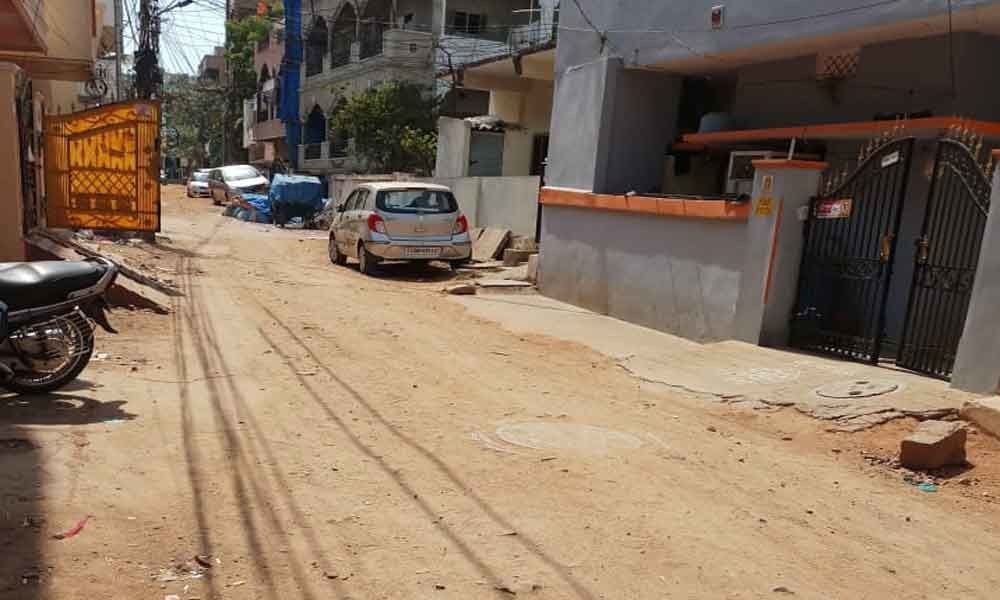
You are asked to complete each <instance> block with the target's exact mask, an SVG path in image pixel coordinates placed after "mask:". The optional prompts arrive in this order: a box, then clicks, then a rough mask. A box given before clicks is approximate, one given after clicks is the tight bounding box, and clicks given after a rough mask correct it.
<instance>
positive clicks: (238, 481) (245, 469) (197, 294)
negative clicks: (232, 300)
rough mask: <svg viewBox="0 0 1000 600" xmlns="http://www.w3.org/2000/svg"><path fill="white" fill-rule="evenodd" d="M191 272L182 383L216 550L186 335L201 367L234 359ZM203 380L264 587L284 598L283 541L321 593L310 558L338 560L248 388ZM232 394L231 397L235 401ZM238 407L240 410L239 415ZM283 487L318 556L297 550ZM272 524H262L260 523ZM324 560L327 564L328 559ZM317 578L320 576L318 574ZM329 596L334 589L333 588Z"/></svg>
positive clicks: (202, 519)
mask: <svg viewBox="0 0 1000 600" xmlns="http://www.w3.org/2000/svg"><path fill="white" fill-rule="evenodd" d="M185 272H186V273H187V274H186V276H185V284H186V285H185V287H186V289H187V292H188V294H189V298H190V301H189V302H188V303H187V305H186V307H184V310H183V316H184V322H185V324H186V333H187V335H186V336H184V335H181V332H182V331H183V330H182V329H181V322H180V320H179V319H180V317H178V322H177V323H176V325H175V326H176V327H177V333H178V342H177V353H176V359H177V360H178V365H179V373H178V375H179V376H180V380H181V381H182V383H181V384H180V385H181V421H182V430H183V436H184V449H185V455H186V458H187V465H188V477H189V479H190V482H191V486H192V489H193V492H194V504H195V518H196V521H197V526H198V529H199V536H200V543H201V547H202V552H203V553H204V554H212V553H213V552H212V545H213V543H212V540H211V535H210V531H211V529H210V528H211V525H210V524H209V522H208V516H207V512H206V498H205V492H204V490H203V489H202V486H201V484H200V480H201V477H200V470H201V469H200V465H201V464H202V462H203V460H204V459H203V457H202V456H201V452H200V450H199V449H198V446H197V443H196V442H195V441H194V440H193V435H194V432H195V430H196V428H195V426H194V422H193V415H192V409H193V407H192V398H191V393H190V389H189V388H190V384H189V383H187V380H188V377H189V366H188V362H187V358H186V356H185V353H184V351H183V347H182V344H183V339H184V338H185V337H186V338H187V339H188V340H189V341H190V342H191V344H192V346H193V347H194V350H195V358H196V360H197V365H198V367H199V369H200V371H201V372H203V373H209V372H212V370H213V369H221V370H222V372H228V369H229V364H228V363H227V362H226V361H225V358H224V357H225V354H224V353H223V352H222V351H221V349H220V348H219V347H218V345H217V342H216V340H218V335H217V333H216V331H215V328H214V324H213V323H212V321H211V319H210V318H208V317H207V316H206V315H205V314H203V312H202V310H203V308H204V306H205V304H204V302H203V300H202V298H201V290H200V288H197V287H195V286H194V285H192V282H191V280H190V273H189V272H188V270H185ZM180 308H181V307H180V306H178V310H176V311H175V314H176V315H181V314H182V311H181V310H180ZM203 382H204V383H205V385H206V386H207V388H208V401H209V403H210V407H209V409H210V410H211V414H212V416H213V418H214V419H215V421H216V426H217V429H218V430H219V431H220V432H221V433H222V435H223V439H222V442H223V446H224V448H225V452H226V456H227V457H228V459H229V464H228V467H229V469H228V470H229V471H230V473H231V477H230V484H231V487H232V494H233V496H234V498H235V500H236V505H237V508H238V511H239V520H240V529H241V530H242V531H243V532H244V533H245V539H246V543H247V546H248V548H247V549H248V553H249V555H250V561H251V563H252V564H253V566H254V572H255V573H256V574H257V575H259V577H260V580H261V583H262V584H263V587H264V590H263V591H264V593H263V595H262V596H260V597H264V598H273V599H275V600H277V599H278V598H280V597H281V593H280V592H279V590H278V584H277V582H276V581H275V579H274V575H272V573H271V571H272V569H271V565H270V564H269V556H268V553H269V552H273V551H275V550H276V549H277V548H282V549H284V550H286V551H287V554H288V558H289V560H288V564H289V566H290V568H291V571H292V577H293V579H294V580H295V587H296V588H297V590H298V596H297V597H298V598H304V599H307V600H309V599H314V598H316V596H315V594H314V593H313V592H312V587H313V586H314V582H313V581H311V580H310V578H309V575H308V574H307V573H306V571H305V569H304V568H303V567H302V565H305V564H309V563H310V562H315V563H317V564H320V566H322V567H323V568H324V571H330V572H333V571H334V570H335V569H334V566H333V565H330V564H327V563H328V560H327V558H326V557H325V556H324V554H323V548H322V546H321V545H320V544H319V540H318V539H317V538H316V537H315V534H314V533H313V530H312V527H311V525H310V523H308V522H307V521H306V519H305V516H304V513H303V512H302V511H301V509H300V508H299V507H298V505H297V504H296V502H295V499H294V498H293V497H292V495H291V491H290V490H291V486H290V484H289V482H288V481H286V480H285V479H284V476H283V474H282V473H281V472H280V470H279V469H278V468H277V467H276V465H277V462H276V459H275V457H274V455H273V453H272V450H271V448H270V445H269V444H267V442H266V439H265V438H264V436H263V434H262V432H261V431H260V428H259V426H258V424H257V421H256V418H255V417H254V415H253V413H252V412H251V410H250V407H249V405H248V404H247V403H246V401H245V398H244V397H243V394H242V392H241V391H240V390H239V388H238V387H237V386H236V385H235V384H233V383H232V382H223V381H222V380H218V379H211V378H206V379H203ZM227 401H229V402H227ZM234 415H238V417H236V416H234ZM237 419H238V420H239V421H240V422H242V423H246V424H248V425H250V427H251V429H252V430H253V431H254V432H255V434H256V435H255V439H256V441H257V442H258V443H259V444H260V445H261V446H262V449H263V453H264V455H265V457H263V458H264V460H261V458H259V457H258V456H257V454H256V452H254V449H253V448H252V447H251V445H250V444H247V443H246V442H244V441H243V440H242V439H241V438H240V436H239V435H238V434H237V433H236V431H237V430H238V429H239V427H238V423H237V422H236V421H237ZM260 464H270V465H272V474H273V475H274V476H275V478H276V479H277V482H278V485H277V486H268V484H267V482H266V480H265V479H264V478H263V477H262V476H261V468H260V466H259V465H260ZM275 489H278V495H280V496H281V498H280V501H282V502H283V503H284V504H286V505H287V506H288V507H289V510H290V511H291V513H292V519H293V522H294V523H295V526H296V528H297V533H301V534H303V535H304V537H305V539H306V542H307V544H308V545H309V547H310V551H311V552H312V553H313V557H312V560H305V559H304V558H302V557H299V556H296V555H295V554H296V553H295V551H294V550H293V549H292V543H291V541H292V540H291V538H290V536H289V533H288V529H287V523H286V522H285V521H284V520H283V518H282V516H281V515H280V514H279V513H278V512H277V510H276V508H275V507H276V506H278V505H279V498H276V497H275V496H276V494H275V491H274V490H275ZM261 522H263V524H264V525H265V526H266V527H264V528H262V527H261V526H260V523H261ZM321 563H322V564H321ZM314 581H315V580H314ZM326 581H327V582H328V583H329V587H330V588H333V590H334V591H335V592H336V597H338V598H343V597H345V595H344V593H343V590H342V589H340V588H341V586H342V583H341V582H340V581H336V580H332V579H327V580H326ZM209 585H210V587H211V589H210V591H209V596H208V597H209V598H213V597H216V595H217V594H218V591H217V589H216V585H215V584H214V582H211V581H209ZM326 597H329V596H326Z"/></svg>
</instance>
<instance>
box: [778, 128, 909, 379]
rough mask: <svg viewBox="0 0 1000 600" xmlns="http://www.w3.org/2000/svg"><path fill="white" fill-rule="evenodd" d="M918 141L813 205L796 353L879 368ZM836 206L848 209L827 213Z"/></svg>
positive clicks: (877, 156)
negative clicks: (887, 303)
mask: <svg viewBox="0 0 1000 600" xmlns="http://www.w3.org/2000/svg"><path fill="white" fill-rule="evenodd" d="M912 152H913V138H902V139H897V140H894V141H890V142H888V143H886V144H885V145H883V146H881V147H880V148H878V149H877V150H875V151H874V152H872V153H871V154H870V155H868V156H867V158H866V159H865V160H864V161H863V162H862V163H861V164H860V165H859V166H858V169H857V170H855V172H854V173H853V174H852V175H850V176H849V177H847V179H846V181H843V182H842V183H840V184H839V185H838V186H837V187H836V189H834V190H833V191H832V192H830V193H828V194H826V195H824V196H823V197H821V198H815V199H814V200H813V201H812V205H811V207H810V208H811V210H810V215H809V220H808V222H807V225H806V238H805V247H804V248H803V255H802V266H801V269H800V276H799V294H798V304H797V306H796V311H795V315H794V318H793V321H792V332H791V333H792V337H791V342H792V345H793V346H797V347H799V348H804V349H807V350H812V351H816V352H821V353H825V354H832V355H835V356H840V357H844V358H849V359H852V360H859V361H866V362H877V361H878V357H879V350H880V345H881V339H882V329H883V323H884V320H885V300H886V294H887V293H888V287H889V286H888V283H889V278H890V276H891V270H892V267H891V262H890V260H889V259H890V257H891V255H892V253H893V250H894V246H895V243H896V235H897V233H898V230H899V222H900V214H901V209H902V203H903V198H904V197H905V194H906V183H907V177H908V173H909V165H910V158H911V155H912ZM831 201H838V202H840V205H841V206H847V205H849V210H848V211H846V214H845V212H839V213H832V214H831V213H827V212H824V210H823V207H824V206H827V205H828V203H829V202H831Z"/></svg>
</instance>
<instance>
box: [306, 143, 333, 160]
mask: <svg viewBox="0 0 1000 600" xmlns="http://www.w3.org/2000/svg"><path fill="white" fill-rule="evenodd" d="M303 146H304V147H305V158H306V160H317V159H321V158H325V157H324V156H323V155H324V154H327V153H328V150H327V148H326V146H327V143H326V142H320V143H318V144H303Z"/></svg>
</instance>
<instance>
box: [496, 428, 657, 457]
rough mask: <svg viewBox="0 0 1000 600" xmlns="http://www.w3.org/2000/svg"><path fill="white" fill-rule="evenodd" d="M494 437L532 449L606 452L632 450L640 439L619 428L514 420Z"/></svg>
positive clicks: (640, 441)
mask: <svg viewBox="0 0 1000 600" xmlns="http://www.w3.org/2000/svg"><path fill="white" fill-rule="evenodd" d="M497 437H499V438H500V439H502V440H503V441H505V442H507V443H508V444H513V445H515V446H523V447H525V448H533V449H535V450H578V451H581V452H588V453H592V454H607V453H609V452H613V451H615V450H634V449H636V448H638V447H640V446H642V440H640V439H639V438H637V437H635V436H634V435H630V434H628V433H622V432H620V431H612V430H610V429H603V428H601V427H593V426H591V425H575V424H573V423H516V424H513V425H503V426H501V427H499V428H498V429H497Z"/></svg>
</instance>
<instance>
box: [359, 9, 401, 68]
mask: <svg viewBox="0 0 1000 600" xmlns="http://www.w3.org/2000/svg"><path fill="white" fill-rule="evenodd" d="M392 19H393V14H392V2H391V1H390V0H370V1H369V2H368V6H366V7H365V16H364V17H363V18H362V19H361V25H360V30H361V39H360V42H361V59H362V60H364V59H366V58H369V57H372V56H378V55H379V54H382V32H383V31H384V30H386V29H388V28H389V26H390V24H391V23H392Z"/></svg>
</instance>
